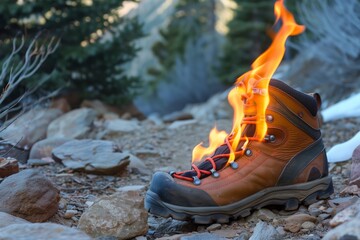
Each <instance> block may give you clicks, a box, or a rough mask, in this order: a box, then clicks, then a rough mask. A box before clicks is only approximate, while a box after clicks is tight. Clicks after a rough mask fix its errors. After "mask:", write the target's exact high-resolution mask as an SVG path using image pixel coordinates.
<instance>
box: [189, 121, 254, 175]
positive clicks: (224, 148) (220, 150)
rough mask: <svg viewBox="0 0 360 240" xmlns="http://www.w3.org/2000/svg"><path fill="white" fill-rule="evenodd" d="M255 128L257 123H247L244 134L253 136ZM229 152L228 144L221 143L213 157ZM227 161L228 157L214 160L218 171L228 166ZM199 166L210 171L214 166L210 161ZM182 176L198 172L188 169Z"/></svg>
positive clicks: (240, 144)
mask: <svg viewBox="0 0 360 240" xmlns="http://www.w3.org/2000/svg"><path fill="white" fill-rule="evenodd" d="M255 129H256V126H255V125H247V126H246V128H245V130H244V135H245V136H247V137H250V136H253V135H254V133H255ZM243 144H244V141H242V142H240V143H239V146H238V149H237V150H240V148H241V147H242V145H243ZM229 153H230V150H229V148H228V146H227V145H226V144H224V145H221V146H220V147H218V148H217V149H216V150H215V153H214V154H213V155H212V156H211V157H214V156H216V155H220V154H229ZM227 161H228V158H217V159H215V160H214V162H215V164H216V171H218V170H220V169H223V168H224V167H225V166H226V163H227ZM197 167H198V168H199V169H201V170H207V171H210V170H211V169H212V168H213V167H212V164H211V163H210V162H209V161H203V162H201V163H200V164H199V165H197ZM182 176H185V177H194V176H196V172H195V171H187V172H185V173H183V174H182ZM206 176H208V175H205V174H202V175H201V177H200V179H201V178H203V177H206Z"/></svg>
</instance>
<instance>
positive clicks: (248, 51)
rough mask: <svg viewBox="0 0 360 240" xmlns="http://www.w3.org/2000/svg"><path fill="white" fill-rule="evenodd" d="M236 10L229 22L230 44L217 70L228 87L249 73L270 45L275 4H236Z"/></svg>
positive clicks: (259, 0) (241, 0) (243, 0)
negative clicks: (256, 60)
mask: <svg viewBox="0 0 360 240" xmlns="http://www.w3.org/2000/svg"><path fill="white" fill-rule="evenodd" d="M235 2H236V3H237V8H236V9H235V13H234V18H233V19H232V20H231V21H230V22H229V24H228V27H229V32H228V34H227V43H226V44H225V46H224V54H223V57H222V58H221V66H220V68H219V69H218V75H219V77H220V79H221V80H222V81H223V82H225V83H228V84H232V83H234V79H235V78H236V77H238V76H240V75H241V74H243V73H244V72H246V71H248V70H250V65H251V63H252V62H253V61H254V60H255V59H256V57H257V56H259V54H261V53H262V52H263V51H264V50H265V49H266V48H267V47H268V46H269V44H270V42H271V38H270V37H269V36H268V35H267V31H269V30H270V29H271V26H272V24H273V22H274V11H273V6H274V1H269V0H256V1H253V0H235Z"/></svg>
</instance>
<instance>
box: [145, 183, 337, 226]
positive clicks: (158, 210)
mask: <svg viewBox="0 0 360 240" xmlns="http://www.w3.org/2000/svg"><path fill="white" fill-rule="evenodd" d="M333 192H334V188H333V184H332V179H331V177H329V176H328V177H325V178H321V179H318V180H314V181H311V182H307V183H301V184H294V185H288V186H281V187H271V188H266V189H264V190H262V191H260V192H257V193H255V194H253V195H251V196H249V197H247V198H245V199H242V200H240V201H238V202H235V203H232V204H228V205H224V206H211V207H186V206H178V205H173V204H169V203H166V202H163V201H161V200H160V198H159V196H158V195H157V194H156V193H154V192H152V191H150V190H148V191H147V193H146V198H145V208H146V209H147V210H148V212H150V213H152V214H154V215H158V216H162V217H165V218H167V217H172V218H174V219H177V220H190V221H192V222H194V223H197V224H211V223H215V222H217V223H228V222H229V221H232V220H235V219H238V218H240V217H246V216H249V215H250V214H251V211H252V210H255V209H260V208H262V207H265V206H268V205H282V206H284V207H285V210H296V209H297V208H298V207H299V204H302V203H303V204H305V205H310V204H312V203H314V202H316V201H318V200H319V199H326V198H328V197H329V196H330V195H331V194H332V193H333Z"/></svg>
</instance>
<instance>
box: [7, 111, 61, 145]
mask: <svg viewBox="0 0 360 240" xmlns="http://www.w3.org/2000/svg"><path fill="white" fill-rule="evenodd" d="M61 114H62V112H61V111H60V110H59V109H51V108H50V109H39V108H34V109H32V110H30V111H28V112H26V113H24V114H22V115H20V116H19V117H17V118H16V119H15V120H10V122H11V121H13V122H11V123H10V125H9V126H7V127H6V128H5V129H4V130H2V131H0V138H2V139H4V140H5V141H6V142H7V143H9V144H11V145H12V146H16V147H17V148H22V149H30V148H31V147H32V145H33V144H34V143H36V142H38V141H40V140H41V139H44V138H45V137H46V129H47V127H48V125H49V124H50V122H52V121H53V120H54V119H56V118H57V117H59V116H60V115H61Z"/></svg>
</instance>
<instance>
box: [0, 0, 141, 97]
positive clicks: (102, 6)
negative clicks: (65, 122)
mask: <svg viewBox="0 0 360 240" xmlns="http://www.w3.org/2000/svg"><path fill="white" fill-rule="evenodd" d="M123 2H124V0H44V1H38V0H35V1H32V0H22V1H13V0H3V1H1V3H0V59H1V58H4V57H5V56H6V54H7V53H8V50H9V49H11V48H10V47H9V46H10V44H11V39H12V38H13V37H14V36H15V35H16V34H17V33H18V32H20V33H23V34H24V35H25V37H26V39H28V40H31V39H32V38H33V37H34V36H35V35H36V34H37V33H38V32H39V31H42V32H43V33H42V34H41V36H42V37H46V35H51V36H58V37H60V38H61V44H60V47H59V49H58V51H56V52H55V53H54V54H53V55H52V56H51V57H49V58H48V60H47V62H46V64H45V65H46V66H44V67H43V68H41V69H40V70H39V72H40V74H37V75H36V76H35V77H34V78H33V79H34V81H38V80H39V79H41V78H43V77H46V76H47V75H49V74H50V78H51V79H50V80H49V81H48V84H47V85H45V86H46V87H45V89H46V90H50V89H54V88H55V89H56V88H58V87H64V86H66V87H68V88H73V89H76V90H77V91H79V93H80V94H81V95H82V97H87V98H99V99H102V100H105V101H107V102H109V103H117V104H121V103H123V102H124V101H126V100H128V99H129V98H130V97H131V96H132V94H133V89H134V88H135V87H136V86H137V85H138V84H139V79H137V78H130V77H127V76H125V75H124V71H123V66H122V65H123V64H124V63H127V62H128V61H129V60H131V59H132V58H133V57H134V56H135V55H136V52H137V49H136V47H135V46H134V40H136V39H137V38H139V37H141V36H142V32H141V25H140V24H139V23H138V22H137V21H136V20H134V19H133V20H130V19H128V20H126V19H124V18H123V17H120V16H119V13H118V10H119V9H120V8H121V6H122V3H123ZM40 40H41V39H40Z"/></svg>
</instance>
